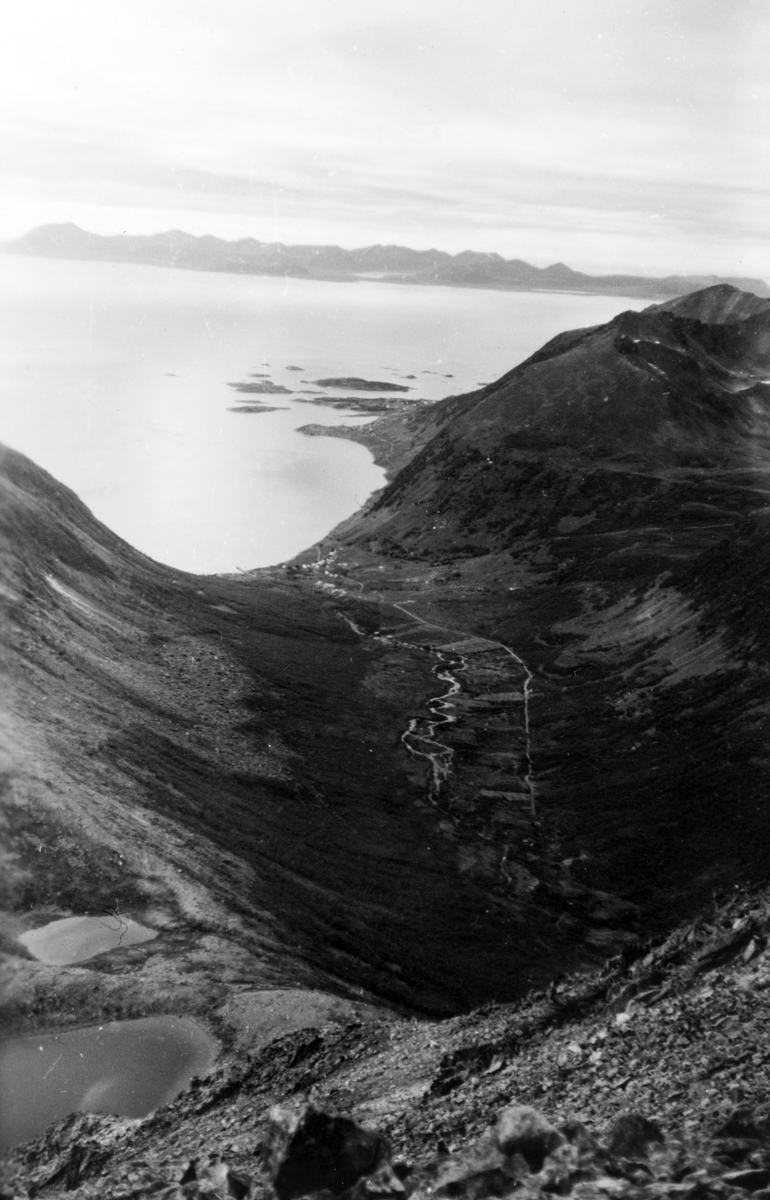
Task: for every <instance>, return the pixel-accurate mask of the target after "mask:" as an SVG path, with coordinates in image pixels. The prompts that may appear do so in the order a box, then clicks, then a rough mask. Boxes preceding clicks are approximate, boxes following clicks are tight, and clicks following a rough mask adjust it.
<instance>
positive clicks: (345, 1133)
mask: <svg viewBox="0 0 770 1200" xmlns="http://www.w3.org/2000/svg"><path fill="white" fill-rule="evenodd" d="M387 1155H388V1146H387V1142H386V1141H385V1139H384V1138H383V1137H382V1135H381V1134H379V1133H374V1132H372V1131H371V1130H368V1129H362V1128H361V1126H360V1125H356V1123H355V1121H351V1120H350V1119H349V1118H347V1117H338V1116H333V1115H331V1114H330V1113H326V1112H323V1111H322V1110H321V1109H318V1108H315V1107H314V1106H313V1105H312V1104H307V1105H305V1106H304V1107H303V1108H301V1109H299V1110H298V1111H293V1110H291V1109H286V1108H274V1109H273V1110H272V1111H271V1113H270V1129H269V1133H268V1137H267V1139H266V1141H265V1145H264V1148H263V1152H262V1157H263V1162H264V1165H265V1168H266V1170H267V1172H268V1174H269V1176H270V1179H271V1181H272V1184H273V1187H274V1188H275V1192H276V1195H277V1197H278V1200H295V1198H296V1197H298V1196H307V1195H309V1194H311V1193H313V1192H321V1191H327V1192H332V1193H333V1194H334V1195H339V1194H340V1193H342V1192H344V1191H347V1189H348V1188H351V1187H352V1186H353V1185H354V1184H355V1183H356V1182H357V1181H358V1180H359V1179H361V1178H362V1177H364V1176H368V1175H372V1174H373V1173H374V1172H376V1171H377V1170H378V1168H379V1167H381V1166H382V1165H383V1164H384V1163H385V1162H386V1161H387ZM375 1190H376V1189H375Z"/></svg>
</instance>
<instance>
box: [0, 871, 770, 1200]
mask: <svg viewBox="0 0 770 1200" xmlns="http://www.w3.org/2000/svg"><path fill="white" fill-rule="evenodd" d="M768 931H770V893H769V892H768V891H767V890H765V889H760V890H757V891H754V892H752V893H741V894H736V895H735V896H734V897H733V898H731V899H728V900H726V901H722V902H721V903H720V904H717V905H715V906H714V907H713V908H712V910H711V911H710V912H709V913H708V914H704V916H703V917H702V918H700V919H699V920H697V921H695V922H694V923H689V924H687V925H685V926H682V927H680V928H679V929H677V930H676V931H675V932H674V933H673V934H671V935H670V936H669V937H668V938H667V939H666V940H665V941H663V942H662V943H661V944H659V945H657V946H655V947H653V948H650V949H645V948H643V947H637V948H635V949H634V951H633V953H634V954H637V955H638V957H637V958H635V959H634V961H631V962H629V961H628V960H629V958H631V957H632V955H631V953H630V952H629V953H627V954H626V955H625V956H624V960H617V961H614V962H612V963H610V964H608V966H607V967H606V968H605V969H604V970H603V971H600V972H594V973H591V974H586V975H579V976H573V977H570V978H569V979H566V980H563V981H562V982H560V983H555V984H554V985H553V986H552V987H551V988H550V989H548V991H547V992H546V993H537V994H533V995H531V996H529V997H528V998H527V999H526V1000H525V1001H524V1002H522V1003H520V1004H517V1005H491V1006H489V1007H487V1008H485V1009H482V1010H479V1011H476V1012H473V1013H469V1014H467V1015H466V1016H463V1017H459V1018H455V1019H453V1020H450V1021H447V1022H441V1023H431V1022H424V1021H415V1020H400V1019H384V1020H382V1019H381V1020H373V1021H361V1020H354V1021H350V1020H347V1021H346V1020H344V1019H343V1020H340V1021H339V1022H335V1023H332V1024H325V1025H323V1024H322V1025H320V1026H318V1027H315V1028H307V1029H305V1030H303V1031H301V1032H297V1033H293V1034H290V1035H288V1036H285V1037H282V1038H281V1037H279V1038H277V1039H276V1040H274V1041H272V1042H271V1043H270V1044H269V1045H267V1046H264V1047H263V1048H262V1049H260V1050H258V1051H253V1052H248V1051H246V1050H241V1051H238V1052H236V1053H233V1052H226V1053H225V1055H224V1057H223V1061H222V1062H221V1064H220V1065H219V1066H218V1067H217V1068H216V1069H215V1070H214V1071H213V1073H212V1074H211V1075H210V1076H209V1077H208V1078H206V1079H202V1080H199V1081H195V1082H194V1084H193V1086H192V1088H191V1089H190V1090H189V1091H188V1092H187V1093H186V1094H184V1095H182V1096H180V1097H179V1098H178V1099H177V1100H176V1101H175V1102H174V1103H173V1104H171V1105H169V1106H168V1107H166V1108H163V1109H160V1110H158V1111H157V1112H156V1113H154V1114H153V1115H152V1116H150V1117H148V1118H146V1119H145V1120H143V1121H128V1120H120V1119H118V1118H113V1117H97V1116H88V1115H77V1116H74V1117H72V1118H70V1119H68V1120H67V1121H65V1122H63V1123H61V1124H60V1125H59V1126H56V1127H55V1128H53V1129H52V1130H50V1131H49V1132H48V1133H47V1134H46V1135H45V1136H44V1137H42V1138H40V1139H39V1140H38V1141H36V1142H34V1143H32V1144H30V1145H29V1146H25V1147H23V1148H21V1149H20V1150H18V1151H17V1152H14V1153H12V1154H11V1155H9V1156H8V1159H7V1162H6V1173H5V1183H4V1185H3V1186H4V1191H3V1193H2V1194H3V1195H5V1196H9V1197H10V1196H13V1197H27V1196H34V1195H38V1194H40V1195H45V1196H58V1195H65V1194H66V1195H68V1196H73V1197H74V1198H82V1200H86V1198H87V1197H88V1198H89V1200H96V1197H100V1198H101V1197H115V1200H128V1198H129V1197H133V1198H137V1200H139V1198H140V1197H141V1198H143V1197H147V1196H158V1197H188V1198H193V1197H198V1196H201V1197H202V1196H212V1197H214V1196H218V1197H224V1196H228V1195H230V1196H235V1197H241V1198H243V1197H272V1196H274V1195H275V1196H277V1197H278V1200H293V1198H294V1197H299V1196H303V1195H309V1194H316V1195H323V1196H325V1197H326V1198H327V1200H328V1197H330V1196H345V1197H346V1200H364V1198H365V1197H377V1196H387V1197H393V1200H401V1198H404V1197H408V1196H414V1197H416V1198H420V1200H422V1198H423V1197H428V1196H438V1197H473V1198H483V1197H488V1196H497V1197H504V1196H508V1195H512V1194H514V1193H517V1194H521V1195H523V1196H529V1195H533V1196H534V1195H554V1194H555V1195H575V1196H579V1197H586V1198H588V1197H591V1198H593V1197H597V1198H598V1197H614V1196H629V1197H630V1196H634V1197H636V1196H638V1197H640V1198H641V1197H658V1196H663V1197H680V1196H681V1197H691V1198H692V1200H698V1198H704V1200H706V1198H708V1197H714V1198H726V1197H728V1196H735V1197H739V1196H745V1195H748V1194H754V1195H762V1196H766V1195H767V1194H768V1191H770V1051H769V1050H768V1019H769V1018H770V955H769V954H768V953H767V951H766V946H767V935H768ZM275 1106H279V1109H278V1111H276V1107H275ZM533 1109H534V1110H535V1111H532V1110H533Z"/></svg>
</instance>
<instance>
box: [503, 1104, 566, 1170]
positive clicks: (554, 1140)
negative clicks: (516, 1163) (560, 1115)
mask: <svg viewBox="0 0 770 1200" xmlns="http://www.w3.org/2000/svg"><path fill="white" fill-rule="evenodd" d="M494 1137H495V1142H496V1144H497V1146H498V1148H499V1150H501V1152H502V1153H503V1154H506V1155H507V1156H508V1157H509V1158H512V1157H513V1156H514V1155H515V1154H520V1155H521V1156H522V1158H523V1159H524V1160H525V1162H526V1163H527V1166H528V1167H529V1169H530V1171H540V1170H542V1167H543V1163H544V1162H545V1160H546V1158H547V1157H548V1155H549V1154H551V1153H553V1151H554V1150H556V1148H557V1147H558V1146H560V1145H561V1143H562V1140H563V1139H562V1136H561V1134H560V1133H559V1131H558V1129H555V1128H554V1126H553V1125H551V1123H550V1121H546V1119H545V1117H544V1116H542V1114H541V1113H539V1112H538V1111H537V1109H536V1108H530V1107H529V1106H528V1105H526V1104H514V1105H512V1106H511V1107H510V1108H506V1109H505V1111H504V1112H502V1113H501V1114H500V1117H499V1118H498V1121H497V1125H496V1126H495V1132H494Z"/></svg>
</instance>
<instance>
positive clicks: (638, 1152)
mask: <svg viewBox="0 0 770 1200" xmlns="http://www.w3.org/2000/svg"><path fill="white" fill-rule="evenodd" d="M665 1140H666V1139H665V1137H664V1136H663V1130H662V1129H661V1128H660V1125H658V1123H657V1121H651V1120H650V1119H649V1117H643V1116H641V1114H640V1113H633V1112H629V1113H622V1114H621V1116H619V1117H618V1119H617V1120H616V1121H615V1122H614V1123H613V1124H612V1126H611V1127H610V1130H609V1133H608V1135H607V1149H608V1150H609V1152H610V1154H615V1155H617V1157H618V1158H646V1157H647V1153H648V1151H649V1148H650V1146H655V1145H657V1146H662V1145H664V1143H665Z"/></svg>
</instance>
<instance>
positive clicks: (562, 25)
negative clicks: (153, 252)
mask: <svg viewBox="0 0 770 1200" xmlns="http://www.w3.org/2000/svg"><path fill="white" fill-rule="evenodd" d="M14 8H15V11H11V10H10V9H6V12H5V15H4V32H3V38H2V40H1V42H0V97H1V101H2V106H3V111H4V114H5V116H4V119H3V122H2V127H1V131H0V164H1V166H0V170H2V172H3V175H4V178H3V180H2V189H1V190H0V195H2V203H1V204H0V237H13V236H17V235H19V234H21V233H23V232H25V231H26V230H27V229H29V228H31V227H32V226H33V225H37V224H41V223H43V222H47V221H74V222H76V223H77V224H79V225H82V226H83V227H84V228H87V229H90V230H93V231H95V232H99V233H113V232H121V231H123V230H127V231H129V232H135V233H150V232H155V231H157V230H161V229H168V228H172V227H176V228H183V229H187V230H189V231H190V232H193V233H214V234H217V235H219V236H221V237H228V238H232V237H241V236H252V237H256V238H259V239H260V240H264V241H273V240H281V241H295V242H337V243H339V244H341V245H345V246H356V245H368V244H371V243H374V242H400V243H402V244H407V245H411V246H415V247H427V246H431V245H435V246H438V247H440V248H441V249H446V250H450V251H458V250H462V249H466V248H472V249H477V250H496V251H498V252H499V253H502V254H504V255H505V256H506V257H521V258H525V259H527V260H529V261H531V262H535V263H537V264H539V265H545V264H546V263H549V262H553V261H556V260H558V259H561V260H564V261H567V262H569V263H570V265H571V266H574V267H576V268H582V269H585V270H589V271H593V272H601V271H610V270H639V271H645V272H648V273H666V272H668V271H689V272H693V271H704V272H710V271H716V272H720V273H725V274H744V275H760V276H764V277H767V278H770V240H768V236H767V235H768V215H767V214H768V212H770V70H769V69H768V61H770V4H768V3H766V0H729V3H728V0H646V2H645V0H568V2H567V0H565V2H561V3H557V2H556V0H537V3H535V2H534V0H526V3H525V2H523V0H473V2H471V0H462V2H459V0H387V2H384V0H383V2H380V0H151V2H150V0H68V2H67V3H63V2H62V0H25V3H24V5H21V4H19V5H17V6H14Z"/></svg>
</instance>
